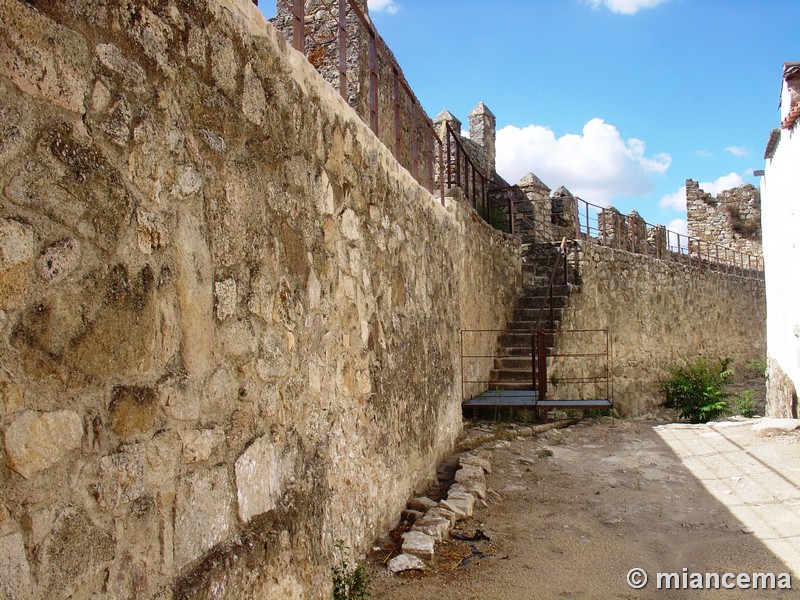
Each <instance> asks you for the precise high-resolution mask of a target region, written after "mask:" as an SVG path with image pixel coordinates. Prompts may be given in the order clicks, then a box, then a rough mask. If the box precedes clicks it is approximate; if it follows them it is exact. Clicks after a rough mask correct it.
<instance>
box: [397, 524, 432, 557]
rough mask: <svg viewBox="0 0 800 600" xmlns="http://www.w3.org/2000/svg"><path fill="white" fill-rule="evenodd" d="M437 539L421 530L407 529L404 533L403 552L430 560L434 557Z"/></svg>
mask: <svg viewBox="0 0 800 600" xmlns="http://www.w3.org/2000/svg"><path fill="white" fill-rule="evenodd" d="M435 543H436V542H435V540H434V539H433V538H432V537H431V536H429V535H427V534H425V533H422V532H421V531H406V532H405V533H404V534H403V546H402V548H403V553H404V554H413V555H414V556H418V557H420V558H424V559H426V560H430V559H432V558H433V550H434V546H435Z"/></svg>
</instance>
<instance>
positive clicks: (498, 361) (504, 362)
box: [494, 355, 533, 371]
mask: <svg viewBox="0 0 800 600" xmlns="http://www.w3.org/2000/svg"><path fill="white" fill-rule="evenodd" d="M494 367H495V369H497V370H505V369H517V370H519V369H527V370H528V371H530V370H531V369H532V368H533V359H532V358H531V357H530V355H528V356H501V357H499V358H495V359H494Z"/></svg>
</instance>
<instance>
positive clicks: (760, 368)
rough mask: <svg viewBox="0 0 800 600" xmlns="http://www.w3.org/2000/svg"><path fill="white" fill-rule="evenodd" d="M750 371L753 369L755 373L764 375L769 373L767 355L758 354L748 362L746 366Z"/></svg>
mask: <svg viewBox="0 0 800 600" xmlns="http://www.w3.org/2000/svg"><path fill="white" fill-rule="evenodd" d="M744 368H745V369H747V370H748V371H753V373H754V374H757V375H761V376H762V377H763V376H764V375H766V373H767V357H766V356H758V357H756V358H754V359H753V360H751V361H750V362H748V363H747V364H746V365H745V366H744Z"/></svg>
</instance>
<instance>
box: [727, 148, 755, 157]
mask: <svg viewBox="0 0 800 600" xmlns="http://www.w3.org/2000/svg"><path fill="white" fill-rule="evenodd" d="M725 152H728V153H729V154H733V155H734V156H747V155H748V154H749V152H748V150H747V148H745V147H744V146H728V147H727V148H725Z"/></svg>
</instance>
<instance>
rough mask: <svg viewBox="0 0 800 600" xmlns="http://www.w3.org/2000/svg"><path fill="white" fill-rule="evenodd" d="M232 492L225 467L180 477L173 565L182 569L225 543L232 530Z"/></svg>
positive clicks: (176, 498)
mask: <svg viewBox="0 0 800 600" xmlns="http://www.w3.org/2000/svg"><path fill="white" fill-rule="evenodd" d="M232 503H233V489H232V487H231V483H230V481H229V479H228V472H227V469H226V468H225V467H224V466H220V467H214V468H212V469H209V470H207V471H203V472H199V473H193V474H191V475H187V476H186V477H183V478H182V479H181V480H180V482H179V484H178V488H177V490H176V497H175V529H174V535H175V538H174V548H175V564H176V565H177V567H178V568H183V567H184V566H186V565H187V564H189V563H190V562H192V561H193V560H195V559H197V558H199V557H200V556H202V555H203V554H205V553H206V552H207V551H208V550H210V549H211V548H212V547H213V546H214V545H215V544H217V543H219V542H221V541H222V540H224V539H225V538H226V537H227V536H228V535H229V533H230V530H231V528H232V526H233V518H232V515H233V513H232V506H231V505H232Z"/></svg>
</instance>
